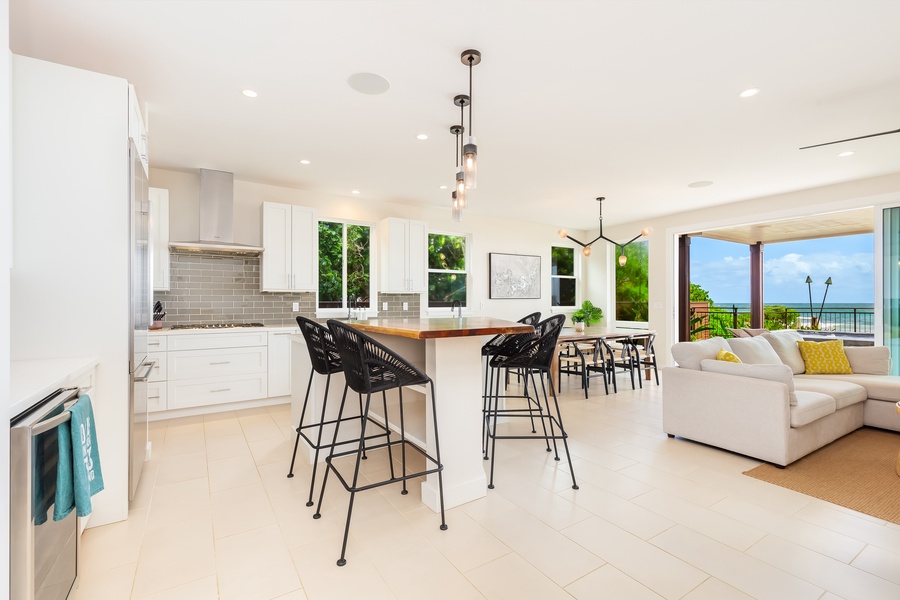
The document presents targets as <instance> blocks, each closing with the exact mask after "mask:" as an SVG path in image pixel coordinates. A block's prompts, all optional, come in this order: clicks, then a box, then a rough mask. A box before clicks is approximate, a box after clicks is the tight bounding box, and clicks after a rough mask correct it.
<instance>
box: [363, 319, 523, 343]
mask: <svg viewBox="0 0 900 600" xmlns="http://www.w3.org/2000/svg"><path fill="white" fill-rule="evenodd" d="M347 324H348V325H351V326H353V327H355V328H356V329H359V330H360V331H362V332H365V333H380V334H383V335H396V336H400V337H407V338H413V339H417V340H426V339H435V338H451V337H468V336H477V335H497V334H499V333H532V332H534V327H532V326H531V325H523V324H522V323H516V322H514V321H505V320H503V319H494V318H492V317H462V318H461V319H460V318H458V317H441V318H435V319H402V318H401V319H397V318H394V319H367V320H362V321H347Z"/></svg>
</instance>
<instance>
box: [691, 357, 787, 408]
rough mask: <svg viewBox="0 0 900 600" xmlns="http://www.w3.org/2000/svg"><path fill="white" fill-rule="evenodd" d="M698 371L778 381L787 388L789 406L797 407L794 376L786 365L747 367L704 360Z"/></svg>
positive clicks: (742, 364) (721, 361)
mask: <svg viewBox="0 0 900 600" xmlns="http://www.w3.org/2000/svg"><path fill="white" fill-rule="evenodd" d="M700 370H701V371H709V372H710V373H721V374H723V375H737V376H738V377H752V378H753V379H765V380H767V381H778V382H780V383H783V384H785V385H786V386H787V389H788V397H789V398H790V401H791V406H797V394H795V393H794V374H793V373H791V368H790V367H789V366H787V365H782V364H777V365H773V364H756V365H748V364H744V363H732V362H726V361H724V360H708V359H704V360H701V361H700Z"/></svg>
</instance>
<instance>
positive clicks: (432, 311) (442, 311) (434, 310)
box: [425, 229, 472, 315]
mask: <svg viewBox="0 0 900 600" xmlns="http://www.w3.org/2000/svg"><path fill="white" fill-rule="evenodd" d="M432 235H449V236H453V237H461V238H463V239H464V240H465V244H466V251H465V261H466V268H465V269H464V270H462V271H457V270H454V269H432V268H431V267H428V266H427V265H428V264H429V261H428V248H430V247H431V244H430V243H429V242H430V239H429V238H430V237H431V236H432ZM425 236H426V238H425V242H426V243H425V265H426V269H425V311H426V314H428V315H446V314H448V313H452V312H453V308H452V307H449V306H431V304H430V302H431V300H430V299H429V298H428V286H429V281H430V278H429V276H430V275H431V274H432V273H463V274H464V277H465V281H466V302H465V304H463V306H462V310H463V312H468V311H469V310H470V309H471V307H470V304H471V303H472V271H471V264H472V234H471V233H463V232H460V231H441V230H436V229H428V230H427V231H426V232H425Z"/></svg>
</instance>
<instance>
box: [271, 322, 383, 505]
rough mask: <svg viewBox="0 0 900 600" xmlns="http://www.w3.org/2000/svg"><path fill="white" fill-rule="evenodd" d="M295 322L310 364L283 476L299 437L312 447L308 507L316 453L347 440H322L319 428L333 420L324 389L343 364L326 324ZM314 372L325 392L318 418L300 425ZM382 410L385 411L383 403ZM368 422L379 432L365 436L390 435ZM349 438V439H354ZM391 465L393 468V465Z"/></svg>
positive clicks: (312, 486)
mask: <svg viewBox="0 0 900 600" xmlns="http://www.w3.org/2000/svg"><path fill="white" fill-rule="evenodd" d="M297 325H299V326H300V332H301V333H302V334H303V338H304V339H305V340H306V349H307V351H308V352H309V361H310V363H312V371H310V372H309V383H308V384H307V385H306V397H305V398H304V399H303V408H302V409H301V410H300V423H299V424H298V425H297V439H296V440H294V454H293V456H292V457H291V468H290V471H288V475H287V476H288V478H291V477H293V476H294V463H295V462H296V460H297V448H298V447H299V445H300V438H301V437H302V438H303V439H304V440H305V441H306V443H307V444H309V446H310V447H311V448H313V449H314V450H315V456H314V457H313V464H312V477H310V480H309V498H308V499H307V501H306V505H307V506H312V505H313V501H312V497H313V488H314V487H315V484H316V470H317V468H318V465H319V452H320V451H321V450H322V449H325V448H332V446H333V445H335V444H336V445H338V446H340V445H342V444H346V443H348V442H347V441H346V440H345V441H343V442H337V438H335V439H334V440H331V439H329V438H327V437H326V438H325V441H324V442H323V441H322V437H323V431H324V430H325V429H326V428H328V427H331V426H332V425H336V423H337V420H336V419H331V420H326V417H325V411H326V408H327V406H328V389H329V387H330V386H331V375H332V374H333V373H340V372H341V371H343V370H344V367H343V364H342V363H341V355H340V353H339V352H338V348H337V346H335V344H334V339H333V338H332V336H331V332H330V331H329V330H328V328H327V327H325V326H323V325H320V324H319V323H316V322H315V321H313V320H311V319H307V318H306V317H297ZM316 373H319V374H321V375H325V393H324V394H323V396H322V411H321V414H320V415H319V419H318V420H315V415H310V416H311V418H313V422H311V423H307V424H305V425H304V424H303V421H304V420H305V419H306V409H307V406H308V405H309V392H310V390H311V389H312V383H313V377H314V376H315V374H316ZM359 407H360V410H359V414H360V415H362V414H363V412H362V396H359ZM385 410H387V408H386V405H385ZM360 418H361V417H358V416H353V417H345V418H343V419H341V420H343V421H355V420H358V419H360ZM371 423H372V424H373V425H375V426H376V427H378V428H379V432H378V433H377V434H372V435H370V436H368V438H367V439H375V438H380V437H389V436H390V430H389V429H388V428H387V427H384V426H382V425H381V423H379V422H378V421H371ZM310 430H312V431H310ZM307 432H309V433H310V434H311V436H312V437H311V436H310V435H307ZM350 441H351V442H353V441H356V440H355V439H354V440H350ZM363 458H365V454H364V455H363ZM391 466H392V467H393V465H391Z"/></svg>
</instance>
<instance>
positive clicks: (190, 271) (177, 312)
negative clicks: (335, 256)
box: [153, 251, 420, 326]
mask: <svg viewBox="0 0 900 600" xmlns="http://www.w3.org/2000/svg"><path fill="white" fill-rule="evenodd" d="M169 256H170V269H171V272H170V287H171V289H170V290H169V291H168V292H155V293H154V298H153V300H154V302H155V301H157V300H158V301H160V302H162V303H163V306H164V309H163V310H164V311H165V312H166V316H165V319H163V325H177V324H180V323H181V324H183V323H233V322H235V323H263V324H264V325H270V326H277V325H295V324H296V316H297V315H303V316H304V317H309V318H312V319H314V318H315V315H316V295H315V294H314V293H311V292H304V293H296V294H281V293H270V292H265V293H263V292H260V291H259V257H258V256H236V255H234V254H226V253H217V252H189V251H188V252H185V251H181V252H179V251H172V252H171V253H170V255H169ZM294 302H297V303H299V305H300V310H299V311H296V312H295V311H293V310H292V304H293V303H294ZM384 302H387V303H388V309H387V310H386V311H385V310H381V308H382V303H384ZM404 302H406V303H407V305H408V308H407V310H403V303H404ZM419 305H420V300H419V295H418V294H378V307H377V308H378V309H379V311H378V316H380V317H417V316H419Z"/></svg>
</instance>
